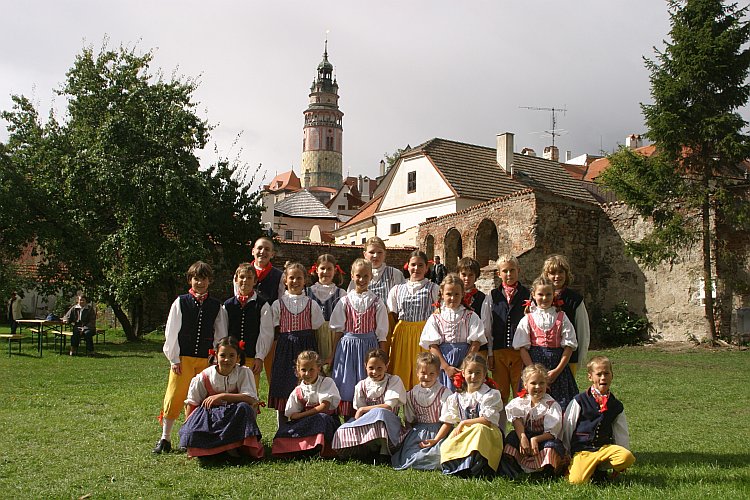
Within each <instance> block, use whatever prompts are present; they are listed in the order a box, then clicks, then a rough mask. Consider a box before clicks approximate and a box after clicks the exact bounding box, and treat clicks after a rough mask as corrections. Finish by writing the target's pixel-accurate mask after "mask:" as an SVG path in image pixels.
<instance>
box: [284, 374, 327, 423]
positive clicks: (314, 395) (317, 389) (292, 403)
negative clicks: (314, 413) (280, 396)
mask: <svg viewBox="0 0 750 500" xmlns="http://www.w3.org/2000/svg"><path fill="white" fill-rule="evenodd" d="M298 387H299V388H300V389H301V391H302V398H303V399H304V402H301V401H299V400H298V399H297V394H296V392H297V391H296V389H295V390H294V391H292V393H291V394H290V395H289V399H287V400H286V408H284V415H286V416H287V417H289V416H291V415H293V414H295V413H300V412H302V411H304V410H305V404H306V405H307V406H318V405H319V404H320V403H322V402H324V401H328V409H329V410H335V409H336V408H337V407H338V405H339V403H340V402H341V395H340V394H339V389H338V387H336V383H335V382H334V381H333V379H332V378H331V377H324V376H323V375H318V380H316V381H315V382H314V383H312V384H306V383H304V382H302V383H300V384H299V386H298Z"/></svg>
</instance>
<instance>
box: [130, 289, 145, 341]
mask: <svg viewBox="0 0 750 500" xmlns="http://www.w3.org/2000/svg"><path fill="white" fill-rule="evenodd" d="M130 317H131V319H132V321H133V336H134V338H135V339H138V338H140V337H141V336H142V335H143V300H142V299H141V298H140V297H137V298H136V299H135V301H134V302H133V305H132V306H130Z"/></svg>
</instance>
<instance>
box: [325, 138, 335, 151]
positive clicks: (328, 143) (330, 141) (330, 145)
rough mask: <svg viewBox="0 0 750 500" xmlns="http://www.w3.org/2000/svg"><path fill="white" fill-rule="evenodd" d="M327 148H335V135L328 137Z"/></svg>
mask: <svg viewBox="0 0 750 500" xmlns="http://www.w3.org/2000/svg"><path fill="white" fill-rule="evenodd" d="M326 149H327V150H329V151H331V150H333V137H326Z"/></svg>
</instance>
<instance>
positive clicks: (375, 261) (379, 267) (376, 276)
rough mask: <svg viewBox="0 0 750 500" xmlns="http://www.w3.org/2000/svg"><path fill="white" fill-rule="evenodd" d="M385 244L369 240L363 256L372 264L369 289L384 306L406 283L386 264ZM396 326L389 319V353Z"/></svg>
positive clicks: (402, 275)
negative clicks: (390, 295)
mask: <svg viewBox="0 0 750 500" xmlns="http://www.w3.org/2000/svg"><path fill="white" fill-rule="evenodd" d="M385 254H386V249H385V243H384V242H383V240H381V239H380V238H378V237H377V236H373V237H371V238H369V239H368V240H367V241H366V242H365V250H364V252H363V256H364V258H365V260H366V261H369V262H370V264H372V280H371V281H370V284H369V285H368V288H369V289H370V291H371V292H372V293H374V294H375V296H376V297H377V298H379V299H380V300H381V301H382V302H383V303H384V304H386V303H387V301H388V293H389V292H390V291H391V289H392V288H393V287H394V286H396V285H400V284H401V283H404V282H405V281H406V279H405V278H404V273H402V272H401V270H400V269H396V268H395V267H391V266H388V265H386V263H385ZM354 286H355V285H354V284H353V282H350V283H349V291H351V290H353V289H354ZM395 326H396V320H395V319H394V318H392V317H390V316H389V317H388V338H387V340H386V342H387V343H388V344H387V345H386V349H385V351H386V352H388V349H389V345H390V343H391V336H392V335H393V328H394V327H395Z"/></svg>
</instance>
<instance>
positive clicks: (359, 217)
mask: <svg viewBox="0 0 750 500" xmlns="http://www.w3.org/2000/svg"><path fill="white" fill-rule="evenodd" d="M381 201H383V193H380V194H379V195H377V196H376V197H375V198H373V199H371V200H370V201H368V202H367V203H365V204H364V205H362V208H360V209H359V212H357V213H356V214H354V216H353V217H352V218H351V219H349V220H348V221H346V223H345V224H343V225H341V226H340V227H339V228H338V229H337V231H340V230H342V229H344V228H347V227H350V226H353V225H355V224H358V223H360V222H362V221H365V220H367V219H369V218H371V217H372V216H373V215H375V212H377V211H378V208H380V202H381Z"/></svg>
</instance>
